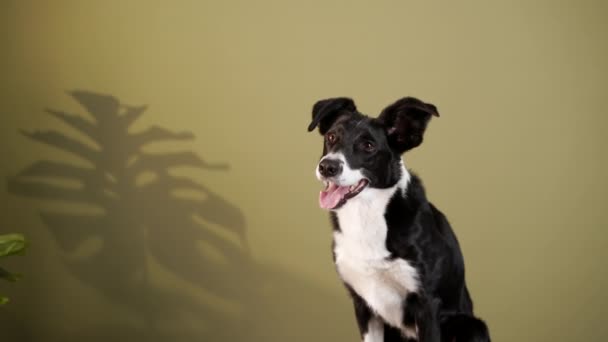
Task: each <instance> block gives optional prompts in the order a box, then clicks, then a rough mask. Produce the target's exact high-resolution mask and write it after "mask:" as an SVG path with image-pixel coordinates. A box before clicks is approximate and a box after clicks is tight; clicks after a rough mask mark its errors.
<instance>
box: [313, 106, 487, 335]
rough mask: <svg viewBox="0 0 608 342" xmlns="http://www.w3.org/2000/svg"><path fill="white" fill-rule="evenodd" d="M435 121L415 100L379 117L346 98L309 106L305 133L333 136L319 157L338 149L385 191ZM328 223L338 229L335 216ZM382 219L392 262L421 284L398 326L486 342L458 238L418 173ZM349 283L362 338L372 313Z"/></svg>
mask: <svg viewBox="0 0 608 342" xmlns="http://www.w3.org/2000/svg"><path fill="white" fill-rule="evenodd" d="M432 116H439V114H438V112H437V109H436V107H435V106H433V105H431V104H427V103H424V102H422V101H420V100H418V99H415V98H412V97H406V98H403V99H401V100H399V101H397V102H395V103H394V104H392V105H390V106H388V107H387V108H386V109H385V110H384V111H383V112H382V113H381V114H380V116H379V117H378V118H370V117H367V116H365V115H363V114H361V113H359V112H358V111H357V109H356V106H355V104H354V102H353V101H352V100H351V99H349V98H332V99H327V100H322V101H319V102H317V103H316V104H315V105H314V107H313V116H312V122H311V124H310V126H309V127H308V130H309V131H312V130H314V129H315V128H316V127H317V126H318V127H319V132H320V133H321V134H322V135H324V136H326V137H327V136H328V135H329V134H331V135H332V137H331V139H327V138H326V139H325V142H324V145H323V156H325V155H327V154H328V153H331V152H337V151H340V153H343V154H344V156H345V157H346V160H347V161H348V163H349V164H350V167H351V168H352V169H357V170H361V172H362V174H363V175H364V177H365V178H367V180H368V181H369V184H368V187H370V188H377V189H385V188H389V187H393V186H395V184H397V182H398V181H399V179H400V178H401V177H402V176H403V175H402V172H403V171H401V170H402V167H401V155H402V154H403V153H404V152H405V151H407V150H410V149H412V148H415V147H416V146H418V145H420V144H421V143H422V140H423V134H424V131H425V129H426V126H427V124H428V122H429V120H430V118H431V117H432ZM330 140H331V141H330ZM370 146H371V147H372V148H370ZM355 196H356V195H355ZM330 217H331V221H332V225H333V227H334V229H335V230H336V231H340V229H341V227H340V222H339V219H338V217H337V215H336V213H335V211H332V212H331V213H330ZM384 219H385V221H386V227H387V230H388V231H387V234H386V249H387V250H388V251H389V252H390V256H389V258H391V259H398V258H401V259H404V260H406V261H407V262H408V263H409V264H410V265H412V266H413V267H414V268H415V269H416V271H417V272H418V276H419V279H420V290H419V291H417V292H415V293H409V294H408V295H407V296H406V298H403V299H402V300H403V310H404V311H403V326H406V327H408V326H409V327H412V326H413V327H415V328H416V329H417V331H418V341H422V342H427V341H445V342H454V341H463V342H464V341H479V342H482V341H484V342H487V341H490V337H489V332H488V329H487V326H486V325H485V323H484V322H483V321H482V320H480V319H478V318H476V317H475V316H474V315H473V303H472V301H471V297H470V295H469V292H468V290H467V287H466V284H465V271H464V260H463V256H462V253H461V251H460V247H459V244H458V241H457V239H456V236H455V234H454V232H453V231H452V228H451V227H450V224H449V223H448V221H447V219H446V217H445V216H444V215H443V214H442V213H441V212H440V211H439V210H438V209H437V208H436V207H435V206H433V204H431V203H430V202H429V201H428V200H427V198H426V195H425V191H424V188H423V185H422V183H421V181H420V179H419V178H418V177H417V176H416V175H413V174H411V177H410V181H409V183H408V184H407V187H406V189H405V193H401V192H398V191H397V192H396V193H395V194H394V196H393V197H392V198H391V199H390V201H389V202H388V205H387V207H386V210H385V213H384ZM334 261H335V255H334ZM351 285H352V284H349V283H347V282H345V286H346V288H347V289H348V291H349V293H350V294H351V296H352V298H353V302H354V307H355V314H356V318H357V322H358V324H359V328H360V332H361V336H362V337H363V336H364V335H365V334H366V332H367V329H368V322H369V321H370V319H371V317H372V316H373V315H374V314H375V313H374V312H373V310H372V309H371V308H370V307H369V305H367V303H366V302H365V300H364V299H363V298H361V297H360V296H359V294H357V292H356V291H354V290H353V287H352V286H351ZM404 340H407V338H406V337H405V336H404V335H403V334H402V333H401V331H400V330H399V328H398V327H395V326H389V325H388V324H386V322H385V323H384V341H404Z"/></svg>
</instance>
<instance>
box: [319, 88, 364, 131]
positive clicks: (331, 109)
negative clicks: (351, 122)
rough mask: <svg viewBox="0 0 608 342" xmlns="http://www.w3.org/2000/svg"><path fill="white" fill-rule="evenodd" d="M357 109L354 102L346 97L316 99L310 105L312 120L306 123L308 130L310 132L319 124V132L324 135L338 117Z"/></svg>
mask: <svg viewBox="0 0 608 342" xmlns="http://www.w3.org/2000/svg"><path fill="white" fill-rule="evenodd" d="M356 111H357V107H356V106H355V102H353V100H352V99H349V98H347V97H335V98H331V99H325V100H321V101H317V103H315V105H314V106H313V107H312V122H311V123H310V125H308V131H309V132H312V130H314V129H315V127H317V126H319V133H321V135H324V134H325V133H326V132H327V131H328V130H329V128H330V127H331V125H332V124H333V123H334V122H335V121H336V119H337V118H338V117H340V116H341V115H344V114H352V113H355V112H356Z"/></svg>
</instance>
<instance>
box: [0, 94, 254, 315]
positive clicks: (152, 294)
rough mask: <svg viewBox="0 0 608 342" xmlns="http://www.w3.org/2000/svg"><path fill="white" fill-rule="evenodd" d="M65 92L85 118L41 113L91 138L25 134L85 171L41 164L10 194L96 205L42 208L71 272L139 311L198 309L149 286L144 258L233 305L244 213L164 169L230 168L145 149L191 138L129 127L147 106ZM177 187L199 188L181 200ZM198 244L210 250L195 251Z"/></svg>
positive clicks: (11, 184) (243, 250)
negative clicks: (85, 247) (67, 156)
mask: <svg viewBox="0 0 608 342" xmlns="http://www.w3.org/2000/svg"><path fill="white" fill-rule="evenodd" d="M70 95H71V96H72V97H73V98H74V99H75V100H76V101H77V102H78V103H79V104H80V105H82V106H83V107H84V108H85V109H86V111H87V112H88V114H89V115H90V118H88V119H87V118H86V117H84V116H82V115H75V114H69V113H65V112H62V111H56V110H47V113H48V114H49V115H52V116H54V117H55V118H57V119H58V120H60V121H62V122H63V123H65V124H67V125H69V126H71V127H72V128H74V129H76V130H77V131H78V133H80V134H82V135H84V136H85V137H86V138H87V139H88V140H89V141H92V142H93V143H87V142H86V141H82V140H84V139H76V138H72V137H70V136H68V135H66V134H64V133H62V132H59V131H55V130H49V131H36V132H22V133H23V135H24V136H26V137H27V138H29V139H31V140H33V141H36V142H39V143H43V144H46V145H49V146H52V147H55V148H57V149H59V150H62V151H65V152H68V153H71V154H72V155H74V156H76V157H78V158H79V159H81V160H82V161H84V162H85V163H87V164H90V167H85V166H80V164H78V165H76V164H70V163H65V162H58V161H52V160H42V161H38V162H36V163H34V164H32V165H30V166H29V167H27V168H25V169H24V170H23V171H22V172H20V173H19V174H18V175H16V176H15V177H14V178H12V179H9V181H8V190H9V191H10V192H12V193H14V194H17V195H21V196H27V197H32V198H36V199H45V200H49V201H61V202H69V203H76V204H82V205H86V206H88V207H93V208H94V209H96V212H94V213H90V212H89V213H82V212H78V211H76V210H74V211H68V212H65V211H49V210H43V211H42V212H41V213H40V216H41V219H42V221H43V222H44V223H45V224H46V225H47V226H48V228H49V229H50V231H51V232H52V235H53V236H54V238H55V239H56V241H57V243H58V244H59V246H60V247H61V248H62V250H63V251H64V252H66V255H67V256H72V255H74V254H76V255H77V256H76V257H66V259H65V262H66V265H67V267H68V268H69V270H70V271H71V272H72V273H73V274H74V275H75V276H76V277H77V278H79V279H80V280H82V281H83V282H85V283H87V284H88V285H90V286H93V287H95V288H96V289H98V290H99V291H101V292H102V293H103V294H104V295H106V296H107V297H108V298H110V299H113V300H116V301H117V302H120V303H122V304H126V305H127V306H129V307H131V308H136V309H137V310H138V311H145V312H148V313H155V312H163V313H166V312H167V309H171V308H175V307H180V308H183V307H184V306H186V307H190V309H192V310H195V311H200V309H198V308H196V307H195V306H194V305H192V301H191V300H188V298H179V295H176V294H170V293H161V290H159V289H155V288H153V287H151V286H149V284H150V282H149V279H148V270H149V267H148V263H149V262H148V260H147V258H148V256H151V257H152V258H153V259H154V261H155V262H156V263H157V264H160V265H161V266H164V267H166V268H167V269H169V270H170V271H171V272H172V273H173V274H174V275H176V276H178V277H180V278H182V279H184V280H187V281H189V282H191V283H193V284H195V285H196V286H198V287H200V288H201V289H204V290H205V291H206V292H209V293H210V294H212V295H215V296H218V297H220V298H226V299H229V300H232V301H236V302H238V301H239V299H240V298H239V297H240V295H241V292H240V291H238V289H236V288H235V287H234V286H229V285H230V284H238V282H237V281H236V279H226V278H225V277H227V276H236V275H239V274H240V273H241V272H236V271H235V270H231V267H236V268H238V269H239V270H240V269H242V268H243V267H244V266H245V267H246V265H248V264H250V263H251V259H250V256H249V253H248V248H247V245H246V240H245V219H244V217H243V214H242V213H241V211H240V210H239V209H238V208H237V207H236V206H235V205H233V204H231V203H230V202H228V201H227V200H225V199H223V198H222V197H221V196H220V195H219V194H217V193H216V192H214V191H213V190H211V189H210V188H208V187H206V186H204V185H202V184H199V183H197V182H196V181H194V180H192V179H189V178H187V177H180V176H175V175H173V174H172V173H171V171H172V170H173V169H175V168H180V167H189V168H195V169H206V170H226V169H227V168H228V166H227V165H225V164H210V163H207V162H205V161H204V160H203V159H201V158H200V157H199V156H198V155H196V154H195V153H193V152H189V151H184V152H168V153H156V154H155V153H150V152H146V150H145V147H146V146H148V145H150V144H152V143H159V142H161V143H162V142H165V141H185V140H192V139H194V135H193V134H192V133H190V132H172V131H170V130H168V129H165V128H162V127H158V126H152V127H149V128H147V129H145V130H143V131H141V132H137V133H131V132H130V128H131V126H132V124H133V123H134V122H135V121H136V120H137V119H138V118H140V117H141V115H142V114H143V113H144V111H145V109H146V107H145V106H128V105H124V104H121V103H120V102H119V101H118V99H116V98H115V97H112V96H109V95H102V94H96V93H92V92H86V91H73V92H71V93H70ZM74 184H76V186H74ZM182 190H187V191H189V192H193V191H194V192H196V193H195V194H194V196H192V195H190V196H183V195H181V196H180V195H179V192H180V191H182ZM87 241H89V242H90V243H89V244H91V241H93V246H94V248H92V249H93V250H92V251H88V252H87V253H85V254H86V255H84V256H82V255H78V254H79V253H78V250H79V249H82V245H83V244H85V243H86V242H87ZM95 241H97V244H95ZM201 243H203V244H204V246H202V247H203V249H205V248H206V249H210V250H212V251H213V253H201V252H200V251H201V246H200V244H201ZM80 254H82V253H80ZM177 303H179V305H178V304H177ZM150 306H158V307H159V308H162V310H154V308H152V307H150ZM202 313H205V314H208V316H209V319H217V317H220V316H221V315H220V314H219V313H209V312H208V310H204V311H203V312H202ZM148 317H149V315H148Z"/></svg>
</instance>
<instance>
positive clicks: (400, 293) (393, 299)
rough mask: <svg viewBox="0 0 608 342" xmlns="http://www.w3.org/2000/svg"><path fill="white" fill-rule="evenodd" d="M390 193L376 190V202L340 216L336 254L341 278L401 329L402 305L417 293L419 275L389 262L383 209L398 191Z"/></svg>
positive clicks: (353, 205)
mask: <svg viewBox="0 0 608 342" xmlns="http://www.w3.org/2000/svg"><path fill="white" fill-rule="evenodd" d="M370 190H371V189H370ZM390 190H391V189H385V190H374V191H378V192H379V193H376V194H373V195H374V196H371V198H373V199H374V200H373V201H367V199H366V198H365V197H362V198H361V199H359V198H357V199H356V200H355V201H352V202H349V203H347V204H346V205H345V206H344V207H343V208H341V209H340V210H339V211H338V212H337V215H338V221H339V224H340V231H339V232H338V231H337V232H335V233H334V244H335V247H334V253H335V256H336V267H337V270H338V273H339V274H340V277H341V278H342V279H343V280H344V281H345V282H346V283H347V284H348V285H349V286H350V287H351V288H352V289H353V290H354V291H355V292H356V293H357V294H358V295H359V296H361V297H362V298H363V299H364V300H365V301H366V302H367V304H368V305H369V306H370V307H371V308H372V310H374V311H375V312H376V313H377V314H378V315H379V316H381V317H382V318H383V319H384V320H385V321H386V322H387V323H389V324H391V325H393V326H395V327H400V326H401V325H402V318H403V302H404V300H405V298H406V296H407V294H408V293H411V292H416V291H417V289H418V274H417V272H416V269H415V268H414V267H412V266H411V265H410V264H409V263H408V262H407V261H406V260H403V259H389V256H390V253H389V251H388V250H387V249H386V235H387V226H386V221H385V219H384V209H385V208H386V204H387V203H388V200H390V197H392V195H393V194H394V191H395V189H393V190H392V191H390ZM387 191H388V193H383V192H387ZM366 197H367V196H366Z"/></svg>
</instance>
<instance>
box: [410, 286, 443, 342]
mask: <svg viewBox="0 0 608 342" xmlns="http://www.w3.org/2000/svg"><path fill="white" fill-rule="evenodd" d="M439 303H440V301H439V300H433V299H432V298H429V297H428V296H427V295H425V294H424V293H410V294H408V296H407V298H406V299H405V302H404V312H403V324H404V327H405V328H406V329H407V330H406V331H412V330H414V331H415V334H416V335H417V336H418V339H417V340H418V341H419V342H440V340H441V329H440V326H439V320H438V319H437V311H438V306H439Z"/></svg>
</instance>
